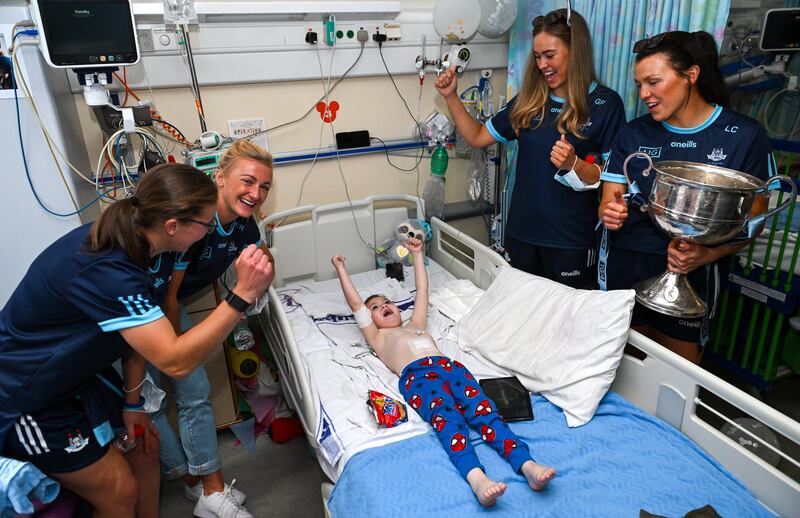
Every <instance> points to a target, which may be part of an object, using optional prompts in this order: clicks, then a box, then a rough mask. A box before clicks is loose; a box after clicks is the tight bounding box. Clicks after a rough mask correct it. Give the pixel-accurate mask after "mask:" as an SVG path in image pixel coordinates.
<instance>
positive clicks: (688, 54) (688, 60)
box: [636, 31, 731, 106]
mask: <svg viewBox="0 0 800 518" xmlns="http://www.w3.org/2000/svg"><path fill="white" fill-rule="evenodd" d="M656 38H659V39H658V44H656V45H654V46H647V47H646V48H645V49H643V50H642V51H640V52H638V53H637V54H636V62H637V63H638V62H639V61H641V60H643V59H644V58H646V57H649V56H652V55H655V54H663V55H664V56H665V57H666V58H667V62H668V63H669V65H670V66H671V67H672V69H673V70H675V72H677V73H678V74H680V75H683V76H685V75H686V71H687V70H689V67H692V66H695V65H696V66H697V67H698V68H699V69H700V74H699V75H698V76H697V82H696V84H695V86H696V88H697V92H698V93H699V94H700V96H701V97H702V98H703V99H704V100H705V101H706V102H708V103H712V104H718V105H720V106H728V105H730V100H731V96H730V92H728V87H727V86H725V81H724V80H723V78H722V73H721V72H720V70H719V55H718V53H717V43H716V42H715V41H714V37H713V36H711V35H710V34H709V33H707V32H705V31H697V32H692V33H689V32H684V31H672V32H669V33H666V34H664V35H663V36H662V35H657V36H653V37H652V38H650V40H653V41H655V39H656Z"/></svg>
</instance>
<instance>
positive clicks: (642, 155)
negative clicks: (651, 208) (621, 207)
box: [622, 151, 653, 212]
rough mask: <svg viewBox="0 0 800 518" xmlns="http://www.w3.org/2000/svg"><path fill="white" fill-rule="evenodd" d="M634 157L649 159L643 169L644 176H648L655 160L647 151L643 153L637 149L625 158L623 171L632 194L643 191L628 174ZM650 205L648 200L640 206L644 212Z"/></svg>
mask: <svg viewBox="0 0 800 518" xmlns="http://www.w3.org/2000/svg"><path fill="white" fill-rule="evenodd" d="M634 158H644V159H645V160H647V167H646V168H645V169H644V171H642V176H648V175H649V174H650V170H651V169H652V168H653V160H652V159H651V158H650V155H648V154H647V153H643V152H641V151H636V152H635V153H631V154H630V155H628V158H626V159H625V162H624V163H623V164H622V173H623V174H624V175H625V180H626V181H627V182H628V191H629V192H630V193H631V195H636V194H640V193H641V192H642V191H641V190H640V189H639V186H638V185H636V182H632V181H631V177H630V176H629V175H628V162H630V161H631V160H633V159H634ZM648 205H649V203H648V202H644V203H643V204H642V206H641V207H640V210H641V211H642V212H645V211H646V210H647V206H648Z"/></svg>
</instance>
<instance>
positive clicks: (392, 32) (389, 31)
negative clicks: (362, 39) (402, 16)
mask: <svg viewBox="0 0 800 518" xmlns="http://www.w3.org/2000/svg"><path fill="white" fill-rule="evenodd" d="M383 30H384V31H385V32H386V39H387V40H389V41H397V40H399V39H400V24H399V23H384V24H383Z"/></svg>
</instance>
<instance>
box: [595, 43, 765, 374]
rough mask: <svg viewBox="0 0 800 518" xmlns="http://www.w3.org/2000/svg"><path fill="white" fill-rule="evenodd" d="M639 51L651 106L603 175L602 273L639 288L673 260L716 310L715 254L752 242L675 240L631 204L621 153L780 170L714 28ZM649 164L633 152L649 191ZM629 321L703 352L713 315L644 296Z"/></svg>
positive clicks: (635, 174)
mask: <svg viewBox="0 0 800 518" xmlns="http://www.w3.org/2000/svg"><path fill="white" fill-rule="evenodd" d="M634 52H635V53H636V65H635V74H634V77H635V81H636V86H637V88H639V97H640V98H641V99H642V101H643V102H644V103H645V104H646V105H647V108H648V110H649V112H650V113H649V114H648V115H643V116H642V117H639V118H638V119H635V120H633V121H631V122H630V123H629V124H628V125H626V126H625V127H624V128H622V130H620V132H619V134H618V135H617V140H616V141H615V144H614V147H613V150H612V152H611V156H610V157H609V161H608V163H607V167H606V170H605V171H604V172H603V174H602V175H601V177H600V178H601V179H602V180H603V198H602V201H601V204H600V209H599V214H600V217H601V219H602V220H603V224H604V225H605V228H606V229H607V230H604V236H603V239H602V242H601V248H600V261H601V267H600V268H599V269H598V281H599V284H600V287H601V289H625V288H631V287H633V285H634V284H635V283H636V282H638V281H641V280H644V279H648V278H650V277H653V276H655V275H658V274H661V273H663V271H664V268H665V267H668V268H669V269H670V270H671V271H673V272H676V273H683V274H689V280H690V282H691V283H692V286H693V287H694V288H695V290H696V291H697V292H698V295H699V296H700V297H702V298H704V299H706V301H707V302H708V307H709V313H713V307H714V302H715V300H714V299H715V297H714V292H715V291H716V290H717V289H718V288H717V285H718V284H717V282H718V280H717V278H718V275H719V274H718V268H717V267H716V264H717V261H718V260H719V259H721V258H722V257H725V256H726V255H728V254H730V253H732V252H734V251H736V250H738V249H739V248H742V247H743V246H745V243H740V244H723V245H720V246H716V247H707V246H702V245H698V244H693V243H688V242H685V241H679V240H670V238H669V237H667V236H666V234H664V233H662V232H661V231H660V230H658V229H657V228H656V227H655V225H654V224H653V223H652V222H651V220H650V218H649V216H648V215H647V214H646V213H643V212H641V211H640V210H638V209H632V210H629V208H628V206H627V204H626V202H625V201H624V199H623V194H624V193H625V192H626V191H627V182H626V180H625V177H624V175H623V170H622V167H623V162H624V161H625V159H626V158H627V157H628V155H630V154H631V153H633V152H636V151H642V152H645V153H647V154H649V155H650V156H651V158H652V159H653V161H655V162H658V161H662V160H683V161H688V162H699V163H704V164H711V165H716V166H722V167H727V168H730V169H735V170H737V171H742V172H745V173H748V174H750V175H753V176H756V177H758V178H761V179H762V180H766V179H767V178H768V177H769V176H770V175H772V174H774V171H775V164H774V160H773V158H772V154H771V152H770V148H769V141H768V140H767V136H766V134H765V133H764V130H763V129H762V128H761V126H760V125H759V124H758V122H756V121H754V120H753V119H750V118H748V117H745V116H744V115H741V114H739V113H736V112H734V111H732V110H731V109H730V108H728V103H729V94H728V91H727V89H726V87H725V83H724V82H723V79H722V75H721V74H720V71H719V65H718V58H717V47H716V44H715V42H714V39H713V38H712V37H711V35H710V34H708V33H706V32H695V33H688V32H682V31H674V32H668V33H663V34H659V35H657V36H654V37H652V38H649V39H645V40H641V41H639V42H637V43H636V45H635V46H634ZM646 166H647V164H646V160H643V159H633V160H631V162H630V163H629V166H628V172H629V174H630V175H631V181H635V182H637V184H638V186H639V188H640V189H641V191H642V193H645V195H646V194H647V193H649V192H650V188H651V186H652V184H653V175H649V176H648V177H647V178H645V177H644V176H643V175H642V174H641V172H642V171H643V170H644V168H645V167H646ZM766 206H767V200H766V199H764V198H762V197H757V198H756V201H755V203H754V205H753V208H752V211H751V213H752V214H757V213H760V212H764V211H765V210H766ZM608 231H610V232H608ZM631 325H632V326H633V327H635V328H636V329H638V330H640V331H642V332H643V333H645V334H646V335H648V336H650V337H651V338H653V339H654V340H656V341H657V342H659V343H661V344H663V345H665V346H666V347H668V348H669V349H671V350H673V351H675V352H676V353H678V354H680V355H681V356H683V357H685V358H687V359H689V360H691V361H693V362H695V363H698V362H699V361H700V356H701V352H702V348H701V344H702V343H703V342H704V341H705V335H706V332H707V329H708V321H707V317H704V318H700V319H688V318H678V317H669V316H666V315H662V314H659V313H656V312H654V311H652V310H650V309H647V308H645V307H643V306H641V305H639V304H636V307H635V309H634V316H633V322H632V324H631Z"/></svg>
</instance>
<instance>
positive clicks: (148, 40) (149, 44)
mask: <svg viewBox="0 0 800 518" xmlns="http://www.w3.org/2000/svg"><path fill="white" fill-rule="evenodd" d="M136 37H137V38H138V39H139V49H140V50H141V51H142V52H152V51H153V50H155V46H154V45H153V31H152V30H150V29H136Z"/></svg>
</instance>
